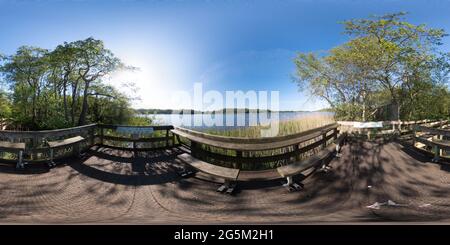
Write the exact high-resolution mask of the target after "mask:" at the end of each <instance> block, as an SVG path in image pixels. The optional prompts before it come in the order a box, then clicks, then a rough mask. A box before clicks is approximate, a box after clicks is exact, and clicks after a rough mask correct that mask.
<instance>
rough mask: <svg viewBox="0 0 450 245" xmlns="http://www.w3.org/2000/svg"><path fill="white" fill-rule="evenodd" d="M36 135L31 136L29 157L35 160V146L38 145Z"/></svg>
mask: <svg viewBox="0 0 450 245" xmlns="http://www.w3.org/2000/svg"><path fill="white" fill-rule="evenodd" d="M38 141H39V140H38V137H37V136H33V138H32V139H31V144H32V146H31V159H33V160H37V152H36V149H37V146H38Z"/></svg>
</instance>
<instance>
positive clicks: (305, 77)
mask: <svg viewBox="0 0 450 245" xmlns="http://www.w3.org/2000/svg"><path fill="white" fill-rule="evenodd" d="M405 15H406V13H403V12H400V13H394V14H386V15H383V16H372V17H370V18H368V19H355V20H349V21H345V22H343V25H344V27H345V34H347V35H348V36H349V41H347V42H345V43H344V44H342V45H339V46H337V47H334V48H332V49H331V50H329V51H327V52H325V53H299V54H298V55H297V57H296V58H295V59H294V62H295V65H296V76H295V82H296V83H297V84H298V87H299V89H300V90H308V91H309V92H310V93H311V94H312V95H313V96H316V97H319V98H321V99H324V100H326V101H327V102H328V103H329V105H330V107H331V108H332V110H333V111H334V112H335V117H336V119H338V120H352V121H370V120H420V119H441V118H449V117H450V90H449V73H450V63H449V60H450V53H445V52H442V51H440V50H439V49H438V47H439V46H441V45H442V39H443V38H444V37H445V36H447V34H446V33H445V31H444V30H443V29H434V28H429V27H427V26H426V25H424V24H421V25H414V24H411V23H409V22H407V21H405V20H404V17H405Z"/></svg>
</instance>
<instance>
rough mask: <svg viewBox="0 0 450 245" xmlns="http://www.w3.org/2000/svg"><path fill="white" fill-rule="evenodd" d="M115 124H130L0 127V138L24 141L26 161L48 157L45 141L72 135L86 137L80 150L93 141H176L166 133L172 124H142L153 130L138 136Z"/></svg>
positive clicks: (60, 152) (153, 145)
mask: <svg viewBox="0 0 450 245" xmlns="http://www.w3.org/2000/svg"><path fill="white" fill-rule="evenodd" d="M118 127H122V128H123V127H130V128H131V127H132V126H121V125H100V124H90V125H86V126H80V127H73V128H67V129H57V130H44V131H9V130H3V131H0V141H8V142H17V143H19V142H22V143H25V144H26V149H25V152H24V156H25V159H24V160H25V161H27V162H40V161H48V160H49V157H50V156H49V154H50V151H49V148H48V144H47V143H46V142H49V141H56V140H62V139H67V138H70V137H74V136H82V137H83V138H85V139H86V140H85V141H84V142H82V143H81V145H80V147H81V150H83V151H84V150H86V149H88V148H90V147H92V146H94V145H105V146H108V147H111V148H118V149H126V150H152V149H160V148H165V147H170V146H173V145H175V144H176V142H175V139H174V136H173V134H171V133H170V130H171V129H173V127H172V126H144V127H145V128H152V129H153V131H154V133H152V134H151V135H149V136H148V137H142V138H139V137H138V138H133V137H131V135H126V134H120V133H117V132H116V129H117V128H118ZM133 128H136V127H133ZM130 145H131V146H130ZM142 145H144V147H142ZM73 147H74V146H73V145H71V146H67V147H61V148H59V149H57V150H56V151H55V155H54V158H55V159H58V158H63V157H66V156H68V155H70V154H72V151H73ZM15 157H16V156H15V155H14V154H9V153H8V152H6V151H3V150H2V151H0V159H4V160H14V158H15Z"/></svg>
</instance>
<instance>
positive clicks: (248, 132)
mask: <svg viewBox="0 0 450 245" xmlns="http://www.w3.org/2000/svg"><path fill="white" fill-rule="evenodd" d="M334 122H335V120H334V117H333V115H327V114H311V115H306V116H302V117H300V118H297V119H292V120H285V121H279V122H278V123H277V124H278V125H274V126H278V134H277V135H273V136H284V135H289V134H295V133H300V132H303V131H306V130H309V129H313V128H318V127H321V126H324V125H327V124H330V123H334ZM267 128H268V127H264V126H251V127H241V128H235V129H229V130H218V129H214V128H206V129H204V130H202V131H203V132H205V133H208V134H214V135H221V136H229V137H242V138H261V137H263V136H262V135H261V132H262V131H263V130H264V129H267Z"/></svg>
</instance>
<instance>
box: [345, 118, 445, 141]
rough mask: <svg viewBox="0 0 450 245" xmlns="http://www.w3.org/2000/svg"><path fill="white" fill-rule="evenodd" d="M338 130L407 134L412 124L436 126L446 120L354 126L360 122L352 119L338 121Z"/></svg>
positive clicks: (369, 134)
mask: <svg viewBox="0 0 450 245" xmlns="http://www.w3.org/2000/svg"><path fill="white" fill-rule="evenodd" d="M337 123H338V124H339V130H340V131H342V132H347V133H351V134H358V135H367V137H369V138H370V137H371V135H392V134H408V133H412V132H413V130H414V126H417V125H426V126H431V127H436V126H440V125H445V124H447V123H448V121H447V120H439V121H438V120H429V119H426V120H418V121H379V122H368V123H377V124H381V125H382V127H376V128H373V127H367V128H363V127H355V126H354V125H355V124H356V123H360V122H352V121H338V122H337Z"/></svg>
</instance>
